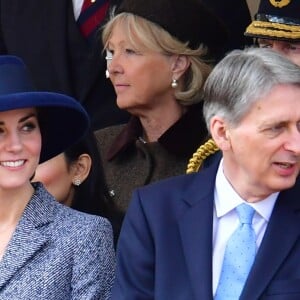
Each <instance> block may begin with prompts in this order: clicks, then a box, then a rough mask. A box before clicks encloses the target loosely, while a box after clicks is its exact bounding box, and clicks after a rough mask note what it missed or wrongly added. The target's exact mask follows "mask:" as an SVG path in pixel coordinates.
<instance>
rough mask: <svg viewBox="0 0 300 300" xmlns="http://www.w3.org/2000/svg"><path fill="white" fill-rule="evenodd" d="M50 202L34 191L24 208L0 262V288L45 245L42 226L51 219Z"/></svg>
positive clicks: (51, 209)
mask: <svg viewBox="0 0 300 300" xmlns="http://www.w3.org/2000/svg"><path fill="white" fill-rule="evenodd" d="M46 200H49V199H46ZM54 201H55V200H53V202H54ZM51 202H52V201H50V202H48V201H47V203H46V202H45V199H42V198H41V197H39V196H38V195H37V194H36V193H35V194H34V195H33V197H32V198H31V200H30V202H29V203H28V205H27V207H26V208H25V211H24V213H23V215H22V217H21V220H20V222H19V224H18V225H17V228H16V230H15V232H14V234H13V236H12V239H11V240H10V242H9V244H8V246H7V249H6V252H5V254H4V256H3V258H2V260H1V262H0V290H1V289H2V288H3V286H5V284H6V283H7V282H8V281H9V280H10V279H11V278H12V277H13V276H14V275H15V274H16V273H17V272H18V271H19V270H20V269H21V268H22V267H23V266H24V265H25V264H26V263H27V262H28V261H29V260H30V259H31V258H32V257H33V256H34V255H35V254H36V253H37V251H39V250H40V249H41V248H43V247H45V246H46V244H47V241H48V236H46V235H44V226H45V225H46V224H48V223H49V222H51V221H52V219H53V210H54V205H53V204H52V203H51Z"/></svg>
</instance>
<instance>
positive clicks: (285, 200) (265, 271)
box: [241, 183, 300, 300]
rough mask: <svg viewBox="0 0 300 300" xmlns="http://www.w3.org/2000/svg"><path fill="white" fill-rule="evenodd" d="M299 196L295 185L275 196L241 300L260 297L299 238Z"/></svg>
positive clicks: (297, 186)
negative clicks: (275, 199) (271, 211)
mask: <svg viewBox="0 0 300 300" xmlns="http://www.w3.org/2000/svg"><path fill="white" fill-rule="evenodd" d="M299 193H300V184H299V183H298V184H296V186H295V187H294V188H293V189H291V190H287V191H284V192H282V193H280V194H279V197H278V199H277V201H276V204H275V207H274V210H273V213H272V216H271V219H270V221H269V225H268V227H267V230H266V232H265V236H264V239H263V241H262V243H261V246H260V248H259V251H258V253H257V256H256V259H255V263H254V265H253V268H252V270H251V272H250V274H249V277H248V280H247V282H246V285H245V287H244V290H243V293H242V295H241V299H243V300H246V299H258V298H259V297H261V295H262V293H263V292H264V291H265V290H266V288H267V286H268V284H269V283H270V281H271V280H272V278H273V277H274V275H275V274H276V273H277V271H278V269H279V267H280V265H281V264H282V262H284V260H285V259H286V257H287V256H288V254H289V252H290V250H291V249H292V247H293V245H294V244H295V242H296V241H297V239H298V238H299V233H300V230H299V228H300V213H299V212H300V204H299V201H298V198H299ZM258 278H259V279H258Z"/></svg>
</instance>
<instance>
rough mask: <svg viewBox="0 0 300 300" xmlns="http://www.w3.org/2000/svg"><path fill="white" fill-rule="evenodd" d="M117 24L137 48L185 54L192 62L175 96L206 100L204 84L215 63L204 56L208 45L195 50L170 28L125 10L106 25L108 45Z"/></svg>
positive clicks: (104, 35)
mask: <svg viewBox="0 0 300 300" xmlns="http://www.w3.org/2000/svg"><path fill="white" fill-rule="evenodd" d="M116 24H121V25H122V28H123V29H124V30H125V32H126V33H127V37H128V39H129V41H130V43H131V44H132V46H133V47H134V48H135V49H136V50H138V49H139V50H141V48H142V49H144V50H151V51H156V52H160V53H162V54H165V55H184V56H187V57H188V59H189V61H190V66H189V68H188V69H187V71H186V72H185V73H184V75H183V85H182V89H181V90H178V91H176V92H175V97H176V99H177V100H178V102H180V104H182V105H191V104H193V103H197V102H200V101H201V100H202V97H201V94H202V87H203V85H204V82H205V80H206V78H207V77H208V75H209V73H210V71H211V66H210V65H209V62H208V61H205V59H204V57H205V55H206V54H207V49H206V47H205V46H204V45H203V44H201V45H200V46H199V48H197V49H195V50H192V49H190V48H189V47H188V46H187V43H182V42H180V41H179V40H178V39H176V38H174V37H173V36H171V35H170V34H169V33H168V32H167V31H166V30H164V29H163V28H161V27H160V26H157V25H156V24H155V23H152V22H150V21H148V20H146V19H144V18H141V17H139V16H136V15H134V14H130V13H121V14H119V15H116V16H115V17H113V18H112V19H111V20H110V21H109V22H108V23H107V24H106V26H105V27H104V30H103V33H102V40H103V45H104V49H106V48H107V45H108V41H109V38H110V36H111V33H112V31H113V28H114V26H115V25H116Z"/></svg>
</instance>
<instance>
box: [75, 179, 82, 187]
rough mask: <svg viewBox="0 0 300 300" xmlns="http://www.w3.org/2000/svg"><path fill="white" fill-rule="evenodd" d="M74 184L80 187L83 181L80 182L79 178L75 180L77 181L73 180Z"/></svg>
mask: <svg viewBox="0 0 300 300" xmlns="http://www.w3.org/2000/svg"><path fill="white" fill-rule="evenodd" d="M73 184H74V185H75V186H80V184H81V180H80V179H79V178H75V179H74V180H73Z"/></svg>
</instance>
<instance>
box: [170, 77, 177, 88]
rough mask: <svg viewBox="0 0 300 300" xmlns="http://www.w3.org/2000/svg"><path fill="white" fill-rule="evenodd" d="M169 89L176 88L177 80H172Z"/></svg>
mask: <svg viewBox="0 0 300 300" xmlns="http://www.w3.org/2000/svg"><path fill="white" fill-rule="evenodd" d="M171 87H172V88H173V89H176V88H177V87H178V81H177V79H172V83H171Z"/></svg>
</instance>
